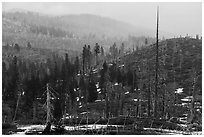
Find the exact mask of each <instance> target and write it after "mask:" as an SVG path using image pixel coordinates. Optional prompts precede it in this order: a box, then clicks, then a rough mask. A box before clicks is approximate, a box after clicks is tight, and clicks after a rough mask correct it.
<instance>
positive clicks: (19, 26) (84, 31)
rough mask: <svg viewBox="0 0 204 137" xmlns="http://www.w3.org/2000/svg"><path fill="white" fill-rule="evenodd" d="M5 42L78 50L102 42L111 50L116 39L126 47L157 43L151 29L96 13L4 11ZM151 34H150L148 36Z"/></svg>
mask: <svg viewBox="0 0 204 137" xmlns="http://www.w3.org/2000/svg"><path fill="white" fill-rule="evenodd" d="M2 25H3V27H2V29H3V35H2V40H3V42H4V43H5V44H6V43H9V44H12V43H14V44H15V43H18V44H19V45H20V46H24V47H25V46H26V44H27V42H31V44H32V45H33V47H36V48H49V49H67V50H78V51H80V49H81V48H82V45H85V44H90V46H91V47H92V48H93V46H94V45H95V43H100V44H101V45H103V46H104V48H105V49H106V50H108V48H109V45H112V44H113V43H114V42H116V43H117V45H119V44H121V43H122V42H124V43H125V44H126V47H125V48H126V49H129V48H131V49H132V48H133V46H134V47H136V46H139V47H140V46H142V45H145V39H148V42H149V44H150V43H152V42H154V38H151V36H152V35H149V34H148V33H149V32H151V31H150V30H145V29H140V28H135V27H134V26H132V25H129V24H127V23H123V22H120V21H116V20H113V19H109V18H105V17H100V16H96V15H86V14H85V15H67V16H54V17H53V16H47V15H41V14H38V13H33V12H13V13H10V12H3V14H2ZM145 36H147V37H145Z"/></svg>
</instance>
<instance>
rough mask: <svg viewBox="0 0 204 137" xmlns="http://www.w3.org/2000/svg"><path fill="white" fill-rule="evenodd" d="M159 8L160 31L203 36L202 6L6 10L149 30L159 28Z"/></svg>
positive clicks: (61, 5) (4, 6) (103, 5)
mask: <svg viewBox="0 0 204 137" xmlns="http://www.w3.org/2000/svg"><path fill="white" fill-rule="evenodd" d="M157 5H158V6H159V13H160V24H159V29H160V30H163V31H166V32H170V33H173V34H175V35H176V36H179V35H183V36H185V35H186V34H187V33H188V34H189V35H191V36H195V35H196V34H199V35H201V34H202V3H201V2H200V3H198V2H197V3H193V2H191V3H189V2H185V3H178V2H174V3H167V2H165V3H150V2H145V3H138V2H135V3H122V2H120V3H105V2H103V3H99V2H97V3H88V2H85V3H82V2H81V3H79V2H77V3H48V2H46V3H30V2H28V3H25V2H24V3H19V2H18V3H3V4H2V9H3V10H12V9H25V10H29V11H35V12H40V13H44V14H50V15H65V14H95V15H100V16H104V17H110V18H113V19H116V20H121V21H124V22H127V23H130V24H133V25H135V26H140V27H144V28H148V29H155V27H156V8H157Z"/></svg>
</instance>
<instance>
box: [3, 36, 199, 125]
mask: <svg viewBox="0 0 204 137" xmlns="http://www.w3.org/2000/svg"><path fill="white" fill-rule="evenodd" d="M122 45H123V44H122ZM201 45H202V43H201V40H197V39H192V38H177V39H168V40H165V41H161V42H160V43H159V84H158V86H159V91H158V92H159V93H158V94H159V98H158V102H159V107H158V108H159V110H158V114H159V117H161V118H171V117H179V116H182V115H184V114H185V115H188V119H190V116H191V115H190V114H191V113H193V114H194V116H193V120H194V121H195V122H197V123H199V124H200V122H201V110H202V109H201V95H202V84H201V83H202V69H201V64H202V63H201V62H202V57H201ZM123 46H124V45H123ZM123 46H121V48H120V49H118V48H117V47H116V45H113V46H111V47H110V51H109V53H108V54H107V55H104V51H103V47H102V46H100V45H98V43H97V44H96V45H95V46H94V49H93V50H91V49H90V46H86V45H85V46H83V48H82V49H81V54H80V56H76V57H75V58H72V57H70V56H69V54H67V53H63V54H59V52H54V51H51V50H45V49H35V48H32V47H30V48H29V46H28V47H27V48H19V46H18V45H15V46H14V47H10V46H4V47H3V52H2V53H3V62H2V63H3V64H2V72H3V73H2V74H3V80H2V95H3V97H2V99H3V100H2V101H3V111H2V112H3V117H2V118H3V120H4V121H5V120H6V121H11V120H20V121H21V122H22V121H24V122H25V121H27V120H31V119H32V120H33V122H36V120H40V121H41V122H42V121H43V120H44V116H43V115H44V114H45V111H44V110H43V107H42V106H43V103H44V102H45V98H46V97H45V96H43V93H44V92H45V90H46V84H47V83H49V86H50V88H52V89H53V90H54V91H55V92H56V94H55V96H56V98H55V100H53V101H54V102H53V103H54V109H53V115H54V118H55V119H60V118H61V117H62V115H63V113H64V111H65V109H66V112H67V113H69V115H72V116H79V115H80V114H81V112H83V111H84V110H86V111H89V112H92V113H91V114H92V116H90V117H98V116H103V117H106V118H109V117H115V116H119V115H127V116H136V117H147V116H149V117H151V116H153V108H154V89H155V88H154V78H155V73H154V70H155V65H154V64H155V45H150V46H148V47H141V48H137V50H136V51H134V52H133V53H130V54H125V53H124V51H123ZM177 89H182V91H183V92H181V91H180V92H176V90H177ZM186 99H187V102H185V101H186ZM192 99H193V100H192ZM183 100H184V101H183ZM189 100H190V102H189ZM17 102H18V103H17ZM17 104H18V106H17ZM65 104H66V105H67V108H65V107H64V106H65ZM59 106H60V107H59ZM96 106H100V107H96ZM16 108H18V110H16ZM87 109H88V110H87ZM192 110H193V112H192ZM59 112H60V113H59Z"/></svg>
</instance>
